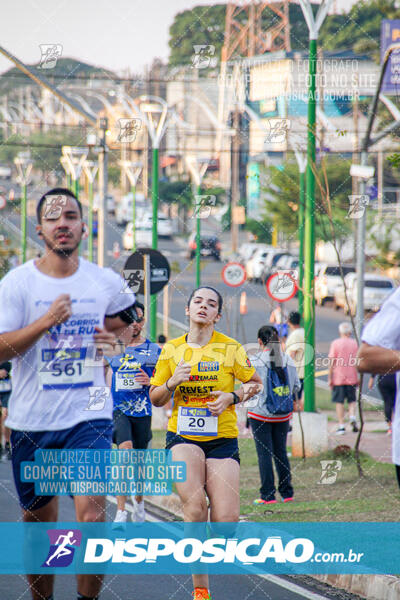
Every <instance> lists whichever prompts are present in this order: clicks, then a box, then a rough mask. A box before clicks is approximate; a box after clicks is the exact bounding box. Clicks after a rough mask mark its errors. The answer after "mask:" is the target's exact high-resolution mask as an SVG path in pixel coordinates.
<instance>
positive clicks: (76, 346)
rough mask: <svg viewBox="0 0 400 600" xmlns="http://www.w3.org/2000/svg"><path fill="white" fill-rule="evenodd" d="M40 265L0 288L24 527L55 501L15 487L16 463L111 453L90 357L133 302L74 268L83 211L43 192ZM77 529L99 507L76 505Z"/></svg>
mask: <svg viewBox="0 0 400 600" xmlns="http://www.w3.org/2000/svg"><path fill="white" fill-rule="evenodd" d="M37 217H38V225H37V232H38V235H39V236H40V237H41V238H42V239H43V240H44V242H45V252H44V254H43V256H42V257H41V258H37V259H35V260H31V261H28V262H26V263H25V264H23V265H20V266H19V267H17V268H15V269H13V270H12V271H10V272H9V273H7V275H6V276H5V277H4V278H3V280H2V281H1V283H0V307H1V310H0V362H1V361H4V360H10V359H12V366H13V389H12V393H11V397H10V400H9V411H8V419H7V422H6V425H7V426H8V427H10V428H11V430H12V434H11V444H12V461H13V471H14V479H15V484H16V487H17V492H18V495H19V500H20V504H21V506H22V509H23V520H24V521H26V522H37V521H41V522H55V521H57V518H58V514H57V513H58V511H57V498H56V497H54V496H38V495H36V494H35V489H34V484H33V483H27V482H23V481H21V472H20V471H21V463H22V462H23V461H33V460H34V452H35V450H37V449H39V448H41V449H46V450H48V449H52V448H69V449H75V448H90V449H108V448H110V447H111V434H112V399H111V398H110V397H109V398H108V399H106V400H105V401H104V404H103V406H102V407H100V408H101V409H100V410H96V412H94V411H93V410H90V408H89V407H90V400H91V399H90V387H92V388H93V386H94V387H95V388H100V389H102V388H105V387H106V386H105V380H104V369H103V366H102V365H101V366H100V367H97V368H96V366H94V365H93V361H91V360H88V359H89V352H90V349H92V350H93V349H94V348H96V349H97V350H99V349H100V351H104V349H105V347H108V348H109V347H110V344H111V345H113V344H114V342H115V336H114V334H113V333H112V330H114V329H116V328H118V327H123V326H124V324H127V323H129V322H133V321H134V320H135V315H136V313H135V309H134V302H135V295H134V294H132V293H121V291H122V290H123V289H125V287H126V286H125V282H124V280H123V279H122V278H121V277H120V276H119V275H117V274H116V273H115V272H113V271H112V270H111V269H101V268H99V267H98V266H97V265H94V264H92V263H90V262H88V261H86V260H83V259H81V258H79V255H78V247H79V244H80V241H81V239H82V234H83V232H84V230H85V228H84V224H83V221H82V206H81V204H80V203H79V201H78V200H77V199H76V197H75V196H74V195H73V194H72V192H70V191H69V190H67V189H63V188H55V189H53V190H50V191H49V192H47V193H46V194H45V195H44V196H42V198H41V199H40V201H39V204H38V208H37ZM74 502H75V510H76V518H77V520H78V521H80V522H92V521H104V518H105V514H104V512H105V498H103V497H100V496H75V497H74ZM53 579H54V578H53V576H52V575H43V576H38V575H32V576H31V575H28V581H29V583H30V586H31V591H32V597H33V598H34V600H39V599H41V600H52V599H53V595H52V594H53ZM101 583H102V578H101V576H98V575H79V576H78V598H79V599H81V600H82V599H84V600H88V599H90V600H94V599H97V598H98V594H99V592H100V588H101Z"/></svg>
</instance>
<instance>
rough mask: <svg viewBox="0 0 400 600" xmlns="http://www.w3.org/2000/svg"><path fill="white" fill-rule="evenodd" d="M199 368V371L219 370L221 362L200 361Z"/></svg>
mask: <svg viewBox="0 0 400 600" xmlns="http://www.w3.org/2000/svg"><path fill="white" fill-rule="evenodd" d="M198 370H199V372H201V371H205V372H209V371H219V362H216V361H202V362H199V366H198Z"/></svg>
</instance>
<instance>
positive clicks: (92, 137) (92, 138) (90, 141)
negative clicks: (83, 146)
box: [86, 133, 97, 148]
mask: <svg viewBox="0 0 400 600" xmlns="http://www.w3.org/2000/svg"><path fill="white" fill-rule="evenodd" d="M86 143H87V145H88V146H89V148H93V147H94V146H96V144H97V135H96V134H95V133H88V135H87V136H86Z"/></svg>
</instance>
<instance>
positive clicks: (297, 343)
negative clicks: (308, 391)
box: [286, 311, 305, 409]
mask: <svg viewBox="0 0 400 600" xmlns="http://www.w3.org/2000/svg"><path fill="white" fill-rule="evenodd" d="M300 319H301V317H300V313H299V312H296V311H293V312H291V313H290V314H289V318H288V324H289V329H290V333H289V336H288V339H287V340H286V352H287V353H288V354H289V356H290V357H291V358H292V359H293V362H294V364H295V365H296V369H297V375H298V376H299V379H300V384H301V388H300V391H299V394H298V400H299V401H300V406H299V408H300V409H302V408H303V407H302V394H303V387H304V364H305V358H304V357H305V339H304V329H303V327H300Z"/></svg>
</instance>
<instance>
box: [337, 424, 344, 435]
mask: <svg viewBox="0 0 400 600" xmlns="http://www.w3.org/2000/svg"><path fill="white" fill-rule="evenodd" d="M345 433H346V428H345V427H344V425H339V427H338V428H337V429H336V434H337V435H344V434H345Z"/></svg>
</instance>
